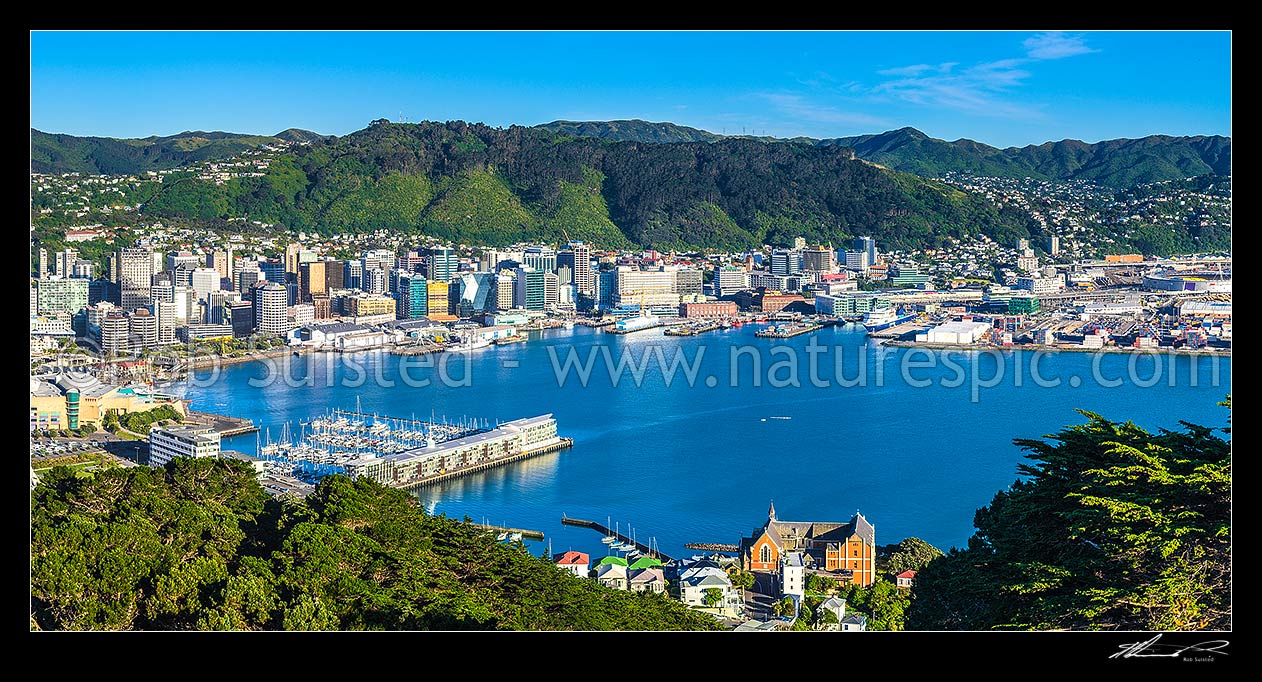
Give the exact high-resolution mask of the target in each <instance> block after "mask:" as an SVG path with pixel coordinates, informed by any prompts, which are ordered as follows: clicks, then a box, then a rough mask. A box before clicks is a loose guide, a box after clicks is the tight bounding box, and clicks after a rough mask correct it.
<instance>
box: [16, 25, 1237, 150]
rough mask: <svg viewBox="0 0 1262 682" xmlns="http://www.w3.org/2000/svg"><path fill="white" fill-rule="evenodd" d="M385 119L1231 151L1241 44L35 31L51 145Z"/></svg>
mask: <svg viewBox="0 0 1262 682" xmlns="http://www.w3.org/2000/svg"><path fill="white" fill-rule="evenodd" d="M190 83H195V84H196V87H195V88H190V87H188V84H190ZM376 118H389V119H391V120H399V119H406V120H408V121H419V120H453V119H460V120H466V121H470V122H484V123H487V124H489V125H493V126H508V125H513V124H518V125H536V124H541V123H547V122H550V121H553V120H560V119H565V120H612V119H630V118H638V119H643V120H649V121H670V122H674V123H677V124H680V125H687V126H692V127H696V128H701V129H705V130H710V131H712V132H716V133H726V134H729V135H732V134H738V135H739V134H757V135H770V136H775V137H794V136H809V137H820V138H825V137H840V136H847V135H856V134H865V133H877V132H881V131H884V130H890V129H895V128H900V127H904V126H911V127H915V128H917V129H920V130H922V131H923V132H925V133H927V134H929V135H930V136H933V137H938V138H942V139H947V140H954V139H957V138H969V139H974V140H977V141H979V142H984V143H986V144H990V145H994V146H1000V147H1004V146H1024V145H1027V144H1039V143H1042V142H1046V141H1052V140H1060V139H1080V140H1084V141H1087V142H1094V141H1098V140H1101V139H1113V138H1119V137H1132V138H1133V137H1142V136H1145V135H1150V134H1167V135H1215V134H1217V135H1227V136H1230V135H1231V34H1230V32H1226V31H1188V32H1173V31H1162V32H1113V31H1099V32H1097V31H1088V32H1061V31H1002V32H1000V31H994V32H705V33H696V32H672V33H666V32H502V33H486V32H439V33H424V32H402V33H401V32H121V31H118V32H53V31H36V32H32V33H31V125H32V127H34V128H37V129H40V130H44V131H46V132H54V133H68V134H75V135H95V136H108V137H145V136H149V135H169V134H175V133H178V132H182V131H185V130H224V131H231V132H239V133H254V134H274V133H276V132H279V131H280V130H283V129H286V128H290V127H298V128H305V129H309V130H314V131H316V132H319V133H323V134H336V135H343V134H346V133H349V132H352V131H354V130H358V129H360V128H363V127H364V126H366V125H367V124H368V122H369V121H370V120H372V119H376Z"/></svg>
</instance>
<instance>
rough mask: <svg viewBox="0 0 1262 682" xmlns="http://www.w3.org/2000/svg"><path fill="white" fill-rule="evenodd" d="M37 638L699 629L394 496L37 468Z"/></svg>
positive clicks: (160, 473) (248, 473) (175, 466)
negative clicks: (98, 633)
mask: <svg viewBox="0 0 1262 682" xmlns="http://www.w3.org/2000/svg"><path fill="white" fill-rule="evenodd" d="M31 495H32V518H31V526H32V527H31V614H32V620H33V621H34V624H35V625H36V626H37V627H39V628H42V629H76V630H80V629H99V630H115V629H239V630H251V629H295V630H298V629H305V630H325V629H448V630H461V629H521V630H529V629H537V630H568V629H577V630H608V629H617V630H678V629H690V630H706V629H715V628H717V624H716V621H715V620H714V619H713V618H712V617H710V616H708V615H704V614H701V613H698V612H695V611H692V610H690V609H688V608H687V607H685V606H683V605H682V604H681V603H679V602H678V601H675V600H672V599H669V598H667V597H664V596H662V595H655V594H649V593H630V592H620V591H614V590H609V589H606V588H604V587H601V586H600V585H598V584H597V583H596V582H595V581H591V580H584V579H580V578H576V577H574V576H572V575H570V574H569V573H567V572H565V571H561V570H559V569H557V568H556V567H554V566H553V565H552V564H551V563H550V562H549V561H547V560H544V559H541V558H538V557H534V556H531V555H530V554H529V553H527V552H525V551H523V550H522V549H521V548H520V547H513V546H506V545H502V544H499V543H496V542H495V540H494V537H493V536H491V535H490V534H489V533H487V532H485V531H483V530H481V529H480V528H478V527H477V526H475V525H472V524H469V523H463V522H458V521H454V520H451V519H448V518H446V517H443V516H431V515H428V514H426V513H425V512H424V510H423V509H421V508H419V507H418V506H417V505H416V504H415V503H414V502H413V498H412V497H411V496H409V495H408V494H406V493H404V492H401V491H398V490H394V489H391V488H386V487H384V486H381V485H378V484H376V483H373V482H371V481H365V480H361V481H351V480H350V479H348V478H346V477H344V476H330V477H328V478H325V479H324V480H323V481H321V483H320V484H319V486H317V488H316V491H315V492H314V493H313V494H312V495H311V496H310V497H309V498H307V500H305V501H297V500H284V499H275V498H271V497H268V496H267V495H266V494H265V493H264V492H263V489H262V488H261V487H260V486H259V484H258V482H257V480H256V479H255V475H254V473H253V470H252V469H251V468H250V467H249V466H248V465H245V464H243V463H241V462H237V461H234V460H220V459H197V460H192V459H177V460H175V461H173V462H172V463H171V464H169V465H168V466H167V467H166V469H158V470H154V469H148V468H144V467H136V468H130V469H109V470H102V471H97V472H94V473H93V474H91V475H85V474H76V473H75V472H73V471H71V470H70V469H68V468H64V467H59V468H55V469H53V470H51V471H50V472H49V473H48V474H47V475H46V476H44V478H43V480H42V481H41V482H40V484H39V485H38V486H37V487H36V489H35V490H33V491H32V493H31Z"/></svg>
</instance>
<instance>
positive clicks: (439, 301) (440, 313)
mask: <svg viewBox="0 0 1262 682" xmlns="http://www.w3.org/2000/svg"><path fill="white" fill-rule="evenodd" d="M450 288H451V285H450V284H448V283H447V282H435V281H429V282H427V283H426V285H425V296H426V307H427V311H426V313H425V317H428V318H429V319H431V320H435V321H437V322H448V321H451V320H455V319H456V316H455V315H452V314H451V311H450V310H448V305H449V303H450V301H449V296H450V291H449V290H450Z"/></svg>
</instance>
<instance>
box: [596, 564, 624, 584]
mask: <svg viewBox="0 0 1262 682" xmlns="http://www.w3.org/2000/svg"><path fill="white" fill-rule="evenodd" d="M596 580H597V581H598V582H599V583H600V584H601V585H604V586H605V587H608V588H610V589H614V590H625V589H627V560H626V559H623V558H622V557H616V556H607V557H605V558H604V559H601V560H600V563H599V564H597V566H596Z"/></svg>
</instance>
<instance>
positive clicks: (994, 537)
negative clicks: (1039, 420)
mask: <svg viewBox="0 0 1262 682" xmlns="http://www.w3.org/2000/svg"><path fill="white" fill-rule="evenodd" d="M1224 404H1225V405H1226V406H1227V407H1228V408H1230V399H1229V400H1228V402H1227V403H1224ZM1082 414H1084V415H1085V416H1086V417H1087V423H1085V424H1081V425H1077V426H1071V427H1068V428H1065V429H1063V430H1062V431H1060V432H1059V433H1057V434H1054V435H1051V436H1049V437H1048V438H1049V440H1048V441H1040V440H1025V439H1021V440H1017V441H1016V443H1017V444H1018V445H1019V446H1021V447H1022V448H1023V449H1025V450H1026V451H1027V454H1026V457H1027V458H1028V459H1030V460H1031V461H1032V462H1033V463H1032V464H1022V465H1020V466H1019V471H1020V473H1021V474H1022V475H1023V476H1025V478H1024V480H1020V481H1018V482H1016V483H1014V484H1013V485H1012V486H1011V487H1010V488H1009V489H1008V490H1005V491H1001V492H1000V493H998V494H997V495H995V498H994V500H993V501H992V502H991V503H990V505H989V506H987V507H984V508H982V509H980V510H978V512H977V515H976V517H975V520H974V525H975V526H976V527H977V532H976V533H975V534H974V535H973V537H972V538H970V539H969V543H968V547H967V549H963V550H959V549H953V550H952V551H951V552H950V554H948V555H947V556H946V557H944V558H942V559H938V560H936V561H933V562H931V563H930V564H929V565H928V566H926V567H925V569H924V570H923V571H922V572H921V573H920V574H919V575H917V576H916V585H915V588H914V597H915V598H914V600H913V601H912V605H911V608H910V610H909V611H908V627H909V629H922V630H980V629H1031V628H1032V629H1061V628H1069V629H1134V630H1166V629H1170V630H1196V629H1225V628H1230V627H1231V443H1230V442H1229V441H1227V440H1225V439H1224V438H1222V437H1220V436H1218V435H1217V434H1215V432H1214V431H1215V430H1214V429H1211V428H1207V427H1204V426H1197V425H1194V424H1188V423H1186V422H1184V423H1183V428H1182V430H1179V431H1167V430H1161V431H1159V432H1158V433H1156V434H1153V433H1149V432H1148V431H1145V430H1144V429H1142V428H1140V427H1139V426H1136V425H1135V424H1133V423H1130V422H1126V423H1118V422H1111V421H1108V420H1106V419H1105V418H1103V417H1101V416H1099V415H1096V414H1092V413H1089V412H1083V413H1082ZM1224 431H1225V429H1224Z"/></svg>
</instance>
